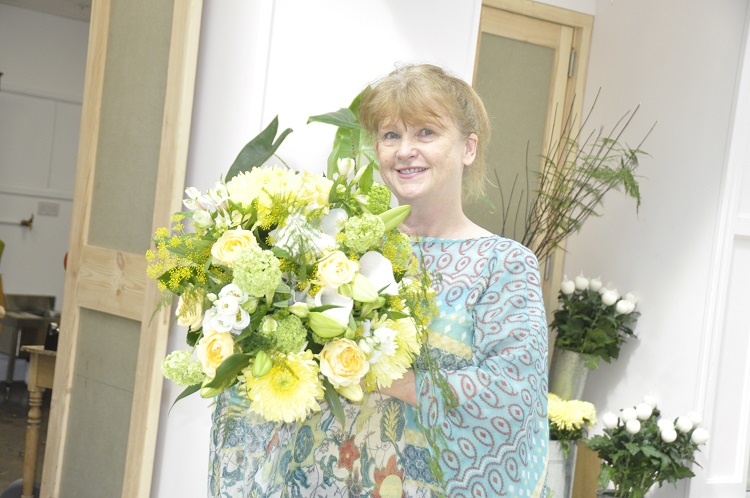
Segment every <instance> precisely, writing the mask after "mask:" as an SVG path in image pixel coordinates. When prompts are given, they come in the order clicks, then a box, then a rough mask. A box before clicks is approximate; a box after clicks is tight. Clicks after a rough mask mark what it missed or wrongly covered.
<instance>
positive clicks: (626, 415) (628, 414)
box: [620, 406, 638, 422]
mask: <svg viewBox="0 0 750 498" xmlns="http://www.w3.org/2000/svg"><path fill="white" fill-rule="evenodd" d="M620 418H622V421H623V422H629V421H631V420H635V419H637V418H638V414H637V413H636V412H635V408H633V407H632V406H629V407H627V408H623V409H622V413H621V414H620Z"/></svg>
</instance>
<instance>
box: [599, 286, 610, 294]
mask: <svg viewBox="0 0 750 498" xmlns="http://www.w3.org/2000/svg"><path fill="white" fill-rule="evenodd" d="M608 290H609V289H607V288H606V287H604V286H601V287H599V291H598V292H599V295H600V296H602V295H604V293H605V292H607V291H608Z"/></svg>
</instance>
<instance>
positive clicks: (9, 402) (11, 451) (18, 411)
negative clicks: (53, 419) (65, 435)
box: [0, 382, 50, 495]
mask: <svg viewBox="0 0 750 498" xmlns="http://www.w3.org/2000/svg"><path fill="white" fill-rule="evenodd" d="M49 402H50V392H49V391H47V392H46V393H45V396H44V405H43V407H42V413H43V415H42V417H43V418H42V424H41V430H40V432H41V435H40V437H39V440H40V446H39V463H38V464H37V482H39V481H40V479H41V477H42V459H43V458H44V439H45V436H46V434H47V417H48V415H49ZM28 413H29V396H28V391H27V390H26V384H25V383H23V382H14V383H13V384H12V385H11V389H10V395H9V396H8V398H7V399H6V397H5V383H4V382H0V495H2V494H3V491H5V490H6V489H7V488H8V486H10V484H11V483H12V482H13V481H15V480H17V479H20V478H21V477H22V476H23V455H24V447H25V444H26V417H27V416H28Z"/></svg>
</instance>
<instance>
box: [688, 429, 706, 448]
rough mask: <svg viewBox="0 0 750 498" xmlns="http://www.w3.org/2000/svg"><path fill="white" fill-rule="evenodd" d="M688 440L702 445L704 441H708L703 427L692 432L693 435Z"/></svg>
mask: <svg viewBox="0 0 750 498" xmlns="http://www.w3.org/2000/svg"><path fill="white" fill-rule="evenodd" d="M690 440H691V441H692V442H694V443H695V444H704V443H705V442H706V441H708V431H707V430H706V429H704V428H703V427H698V428H697V429H695V430H694V431H693V434H692V435H691V436H690Z"/></svg>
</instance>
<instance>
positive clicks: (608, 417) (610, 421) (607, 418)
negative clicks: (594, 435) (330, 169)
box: [602, 412, 620, 429]
mask: <svg viewBox="0 0 750 498" xmlns="http://www.w3.org/2000/svg"><path fill="white" fill-rule="evenodd" d="M619 421H620V420H619V419H618V418H617V415H615V414H614V413H612V412H607V413H605V414H604V415H602V424H604V428H605V429H614V428H615V427H617V424H618V422H619Z"/></svg>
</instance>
